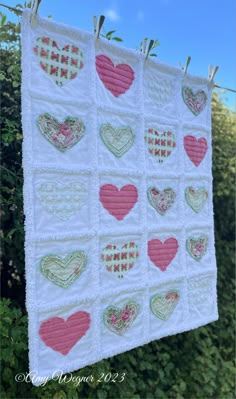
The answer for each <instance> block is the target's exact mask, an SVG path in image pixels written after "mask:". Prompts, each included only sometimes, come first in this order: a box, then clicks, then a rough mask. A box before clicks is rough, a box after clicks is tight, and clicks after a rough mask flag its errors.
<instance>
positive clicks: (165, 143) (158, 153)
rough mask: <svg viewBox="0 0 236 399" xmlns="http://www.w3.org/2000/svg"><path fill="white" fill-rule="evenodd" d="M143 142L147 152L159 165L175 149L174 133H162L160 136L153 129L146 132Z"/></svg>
mask: <svg viewBox="0 0 236 399" xmlns="http://www.w3.org/2000/svg"><path fill="white" fill-rule="evenodd" d="M145 141H146V144H147V147H148V152H149V153H150V154H151V155H152V156H153V157H154V158H155V159H156V161H157V162H159V163H162V162H164V161H165V160H166V159H167V158H168V157H169V156H170V155H171V154H172V152H173V150H174V149H175V147H176V139H175V135H174V133H172V132H164V133H162V134H160V133H158V131H157V130H155V129H153V128H150V129H148V130H146V132H145Z"/></svg>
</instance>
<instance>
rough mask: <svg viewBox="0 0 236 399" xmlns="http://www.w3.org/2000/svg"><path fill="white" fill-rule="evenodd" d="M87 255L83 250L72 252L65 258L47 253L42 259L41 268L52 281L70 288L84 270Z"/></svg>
mask: <svg viewBox="0 0 236 399" xmlns="http://www.w3.org/2000/svg"><path fill="white" fill-rule="evenodd" d="M86 264H87V256H86V254H85V253H84V252H83V251H76V252H72V253H71V254H69V255H67V256H66V257H65V258H62V257H60V256H58V255H47V256H44V257H43V258H42V259H41V263H40V269H41V272H42V273H43V275H44V276H45V277H46V278H48V280H50V281H51V282H52V283H54V284H57V285H59V286H60V287H63V288H68V287H69V286H70V285H71V284H72V283H73V282H74V281H75V280H76V279H77V278H78V277H79V276H80V275H81V273H82V272H83V271H84V269H85V268H86Z"/></svg>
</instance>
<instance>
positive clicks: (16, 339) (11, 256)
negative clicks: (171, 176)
mask: <svg viewBox="0 0 236 399" xmlns="http://www.w3.org/2000/svg"><path fill="white" fill-rule="evenodd" d="M0 38H1V41H2V43H3V45H2V47H1V49H0V56H1V63H2V69H1V71H0V82H1V91H2V104H1V110H2V112H1V126H2V143H3V145H2V158H3V162H2V166H1V170H2V183H1V185H2V187H1V188H2V190H1V191H2V198H1V199H2V204H3V205H2V232H1V235H2V265H1V271H2V281H4V283H5V284H4V285H3V287H2V295H3V297H5V298H8V299H5V298H3V299H2V301H1V304H0V315H1V346H2V352H1V358H2V368H1V373H2V392H1V394H2V395H1V396H2V398H6V399H11V398H12V399H15V398H17V399H18V398H45V399H48V398H54V399H64V398H65V399H66V398H70V399H73V398H98V399H103V398H125V399H126V398H132V399H135V398H149V399H151V398H158V399H162V398H163V399H167V398H175V399H180V398H186V399H196V398H200V399H205V398H212V399H213V398H214V399H215V398H217V399H230V398H232V399H233V398H234V397H235V393H234V388H235V386H234V373H235V365H234V358H235V356H234V340H235V337H234V332H235V331H234V327H233V325H234V296H233V292H234V288H235V287H234V266H233V265H234V198H235V193H234V174H235V151H234V140H235V133H236V128H235V121H236V117H235V114H234V113H233V112H232V111H230V110H229V109H228V108H227V107H226V106H225V105H224V104H223V103H222V102H221V100H220V98H219V97H218V96H217V95H214V96H213V99H212V111H213V114H212V130H213V174H214V209H215V230H216V231H215V235H216V253H217V264H218V297H219V302H218V304H219V314H220V319H219V321H217V322H215V323H212V324H210V325H208V326H206V327H201V328H199V329H197V330H194V331H190V332H187V333H183V334H179V335H176V336H173V337H167V338H164V339H162V340H160V341H155V342H153V343H150V344H148V345H145V346H143V347H140V348H137V349H134V350H132V351H129V352H127V353H124V354H121V355H119V356H115V357H113V358H111V359H108V360H103V361H101V362H99V363H97V364H95V365H94V366H90V367H86V368H84V369H82V370H80V371H78V372H75V373H73V377H85V376H90V375H93V377H94V381H92V382H88V383H85V382H83V383H81V384H80V385H78V386H77V387H76V386H75V384H74V383H73V382H71V383H67V384H59V383H58V382H56V381H50V382H48V383H47V384H46V385H45V386H41V387H38V388H36V387H34V386H33V385H32V384H31V383H25V382H22V383H19V382H18V383H17V382H16V381H15V375H16V374H17V373H21V372H24V373H25V372H27V370H28V353H27V346H28V343H27V316H26V311H25V305H24V304H25V286H24V284H25V280H24V250H23V248H24V229H23V223H24V221H23V210H22V167H21V141H22V132H21V121H20V52H19V25H15V24H12V23H10V22H6V19H5V18H4V16H2V21H1V34H0ZM3 231H4V234H3ZM109 372H111V373H115V372H117V373H120V374H122V373H126V377H125V380H124V382H122V383H104V382H99V381H98V379H99V376H100V375H101V373H105V374H106V373H109Z"/></svg>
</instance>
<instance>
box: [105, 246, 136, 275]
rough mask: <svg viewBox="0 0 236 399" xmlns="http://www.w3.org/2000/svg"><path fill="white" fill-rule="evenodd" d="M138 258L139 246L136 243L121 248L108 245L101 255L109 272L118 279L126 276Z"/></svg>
mask: <svg viewBox="0 0 236 399" xmlns="http://www.w3.org/2000/svg"><path fill="white" fill-rule="evenodd" d="M138 257H139V251H138V245H137V244H136V243H135V242H134V241H130V242H128V243H126V244H124V245H122V247H121V248H119V246H117V245H113V244H108V245H107V246H106V247H105V248H103V250H102V254H101V260H102V261H103V263H104V265H105V266H106V269H107V271H108V272H110V273H112V274H113V275H114V276H117V277H118V278H123V277H124V274H125V273H127V272H128V271H129V270H130V269H132V268H133V266H134V263H135V261H136V260H137V259H138Z"/></svg>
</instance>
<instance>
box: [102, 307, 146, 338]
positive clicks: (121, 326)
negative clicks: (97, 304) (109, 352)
mask: <svg viewBox="0 0 236 399" xmlns="http://www.w3.org/2000/svg"><path fill="white" fill-rule="evenodd" d="M139 309H140V306H139V304H138V303H136V302H134V301H129V302H127V303H126V304H125V305H124V306H123V308H119V307H117V306H114V305H110V306H108V307H107V308H106V309H105V310H104V312H103V322H104V324H105V326H106V327H107V328H108V329H109V330H110V331H112V332H114V333H116V334H118V335H123V334H125V332H126V331H127V330H128V328H130V327H131V325H132V324H133V322H134V320H135V319H136V317H137V315H138V312H139Z"/></svg>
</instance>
